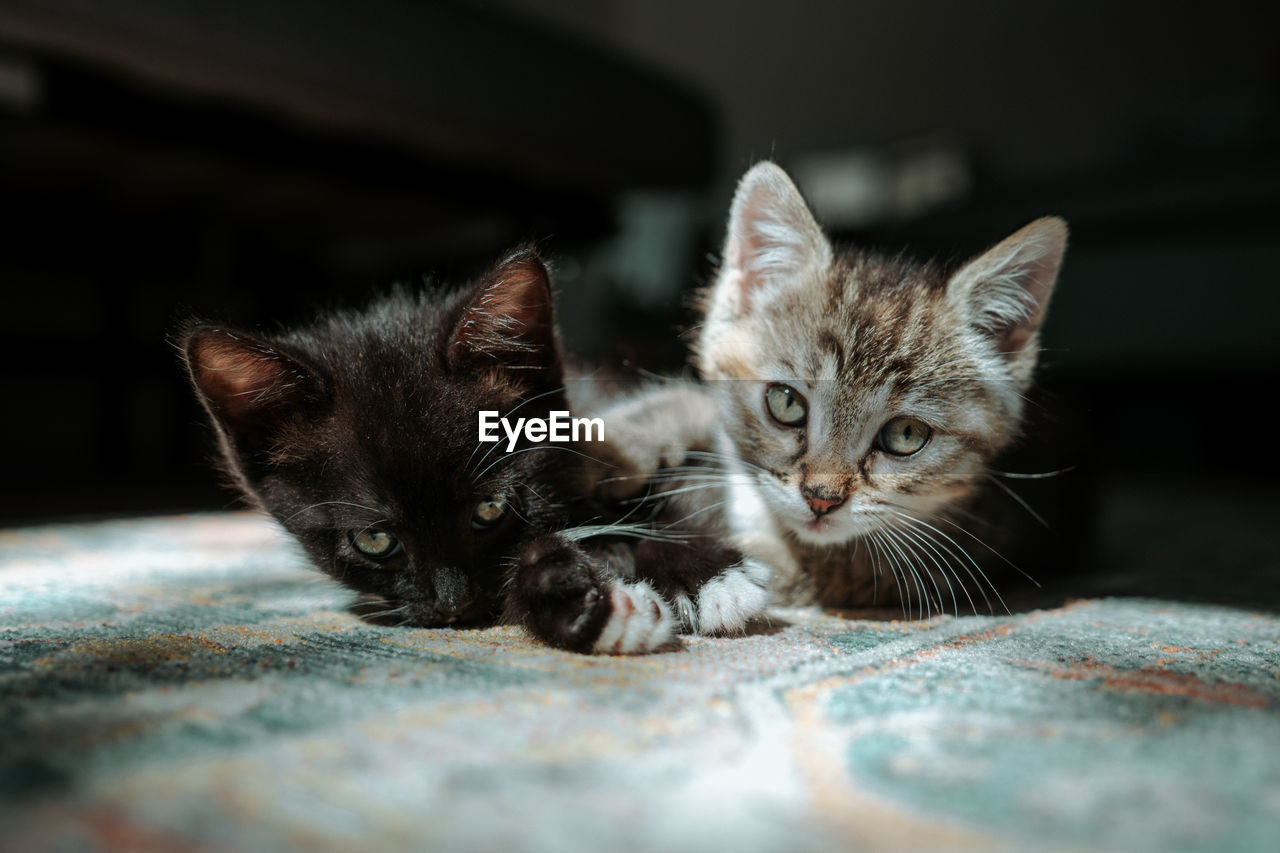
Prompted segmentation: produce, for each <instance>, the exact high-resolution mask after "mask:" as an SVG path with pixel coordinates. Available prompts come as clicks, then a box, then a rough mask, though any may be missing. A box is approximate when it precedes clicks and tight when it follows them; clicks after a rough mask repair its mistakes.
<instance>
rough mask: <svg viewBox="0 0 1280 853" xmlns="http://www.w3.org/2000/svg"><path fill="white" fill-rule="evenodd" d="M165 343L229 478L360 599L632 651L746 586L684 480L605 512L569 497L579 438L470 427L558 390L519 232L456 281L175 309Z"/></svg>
mask: <svg viewBox="0 0 1280 853" xmlns="http://www.w3.org/2000/svg"><path fill="white" fill-rule="evenodd" d="M180 346H181V350H182V353H183V355H184V358H185V364H186V366H187V369H188V371H189V375H190V378H191V382H192V385H193V387H194V389H195V391H196V394H197V396H198V397H199V399H200V401H201V403H202V404H203V405H204V407H205V409H206V410H207V411H208V413H209V416H210V418H211V420H212V423H213V426H214V429H215V431H216V433H217V437H218V442H219V446H220V449H221V456H222V463H223V467H224V468H225V470H226V472H227V473H228V474H229V475H230V477H231V479H232V481H233V483H234V484H235V485H236V486H237V487H238V488H239V489H240V490H241V491H242V493H243V494H244V495H245V496H246V497H247V498H248V499H249V501H250V502H251V503H252V504H254V505H256V506H258V507H259V508H261V509H263V510H265V511H266V512H268V513H270V514H271V515H272V516H273V517H274V518H275V519H276V520H277V521H278V522H279V523H280V524H281V525H282V526H283V527H284V528H285V529H286V530H288V531H289V532H290V533H291V534H292V535H293V536H294V537H296V538H297V540H298V541H299V542H300V543H301V544H302V546H303V548H304V549H305V550H306V552H307V554H308V555H309V557H310V558H311V560H312V561H313V562H314V563H315V565H317V566H318V567H319V568H321V569H322V570H324V571H325V572H327V573H328V574H330V575H331V576H333V577H334V578H335V579H337V580H339V581H341V582H342V583H343V584H346V585H347V586H349V587H351V588H352V589H354V590H356V591H358V592H360V593H363V594H364V596H365V601H366V604H367V606H366V607H365V611H366V615H368V616H369V617H370V618H374V617H377V618H380V619H381V620H382V621H387V622H391V623H397V624H399V623H403V624H410V625H416V626H421V627H438V626H446V625H454V626H463V625H489V624H494V623H497V622H501V623H510V624H520V625H524V626H526V627H527V628H528V630H529V631H530V632H531V633H532V634H533V635H534V636H536V637H537V638H539V639H541V640H542V641H545V642H547V643H550V644H552V645H554V646H558V647H560V648H565V649H570V650H575V651H583V652H623V653H634V652H647V651H651V650H654V649H657V648H659V647H661V646H663V645H664V644H666V643H668V642H669V641H670V640H671V639H672V638H673V636H674V634H675V632H676V631H677V630H678V629H683V630H686V631H693V630H702V631H704V632H707V631H716V630H734V629H736V628H740V627H741V626H742V624H744V623H745V621H746V620H747V619H749V618H751V617H752V616H753V615H754V614H755V613H758V612H759V610H760V609H761V608H762V607H763V603H764V591H763V585H764V580H763V579H762V578H761V577H760V576H759V571H758V570H756V569H753V568H751V566H750V564H746V565H744V564H742V563H741V559H740V555H739V554H738V553H736V552H734V551H733V550H732V549H730V548H728V547H727V546H725V545H723V544H721V542H720V541H719V540H720V538H721V537H719V536H717V535H715V531H713V530H710V529H709V527H708V526H707V525H706V524H701V525H699V524H697V523H695V522H693V521H685V520H684V519H685V516H687V515H689V513H690V512H692V511H693V510H691V509H689V508H688V506H687V504H686V502H687V500H688V499H687V498H685V497H683V496H681V495H673V496H672V497H671V498H670V499H664V498H662V497H661V496H660V495H659V496H658V497H657V498H656V499H653V498H651V499H648V500H646V501H644V502H643V503H641V504H640V505H639V506H638V507H637V506H631V507H629V509H630V512H629V513H627V515H626V516H625V520H626V521H627V522H629V523H630V522H636V521H643V522H647V524H646V525H639V527H640V529H639V530H637V529H636V528H637V525H634V524H626V525H621V526H619V525H617V524H611V523H610V522H615V521H617V520H618V519H619V518H620V516H622V513H621V512H612V513H611V512H609V511H608V510H606V509H605V508H602V507H601V506H599V505H597V504H595V503H593V502H592V501H591V500H589V499H587V498H586V497H585V495H586V494H587V492H588V490H589V486H588V482H589V481H590V480H591V478H593V477H595V478H598V477H599V472H598V471H594V472H593V471H589V470H588V461H587V460H588V459H589V457H590V456H592V455H594V451H595V449H596V448H595V447H594V446H593V445H592V444H587V443H582V444H577V445H574V444H552V443H542V444H535V443H531V442H530V440H529V439H528V436H527V434H525V435H523V436H522V438H521V440H520V442H519V443H518V444H517V445H516V446H514V447H510V448H509V447H508V446H507V443H506V441H505V440H503V441H501V442H498V443H495V444H484V443H479V442H478V413H479V412H480V411H481V410H489V411H495V412H498V413H499V414H500V415H501V416H502V417H508V416H510V417H511V418H512V419H513V420H514V419H515V418H517V417H523V418H531V417H534V418H548V417H549V416H550V413H551V412H554V411H567V410H568V409H569V404H568V401H567V399H566V395H565V385H564V377H563V372H564V371H563V367H562V362H561V355H560V350H559V345H558V342H557V336H556V330H555V322H554V316H553V313H552V302H551V291H550V282H549V278H548V273H547V269H546V267H545V265H544V264H543V262H542V261H541V260H540V259H539V257H538V256H537V254H536V253H535V252H534V251H532V250H529V249H522V250H518V251H515V252H513V253H512V254H511V255H510V256H508V257H507V258H506V259H504V260H503V261H502V262H501V263H499V264H498V265H497V266H496V267H495V268H494V269H492V270H491V271H490V272H488V273H487V274H486V275H484V276H483V277H481V278H480V279H479V280H478V281H476V282H474V283H473V284H472V285H470V286H467V287H463V288H460V289H456V290H452V291H442V292H431V293H421V294H410V293H408V292H406V291H397V292H394V293H392V294H390V295H388V296H386V297H384V298H382V299H381V300H379V301H377V302H375V303H374V304H373V305H371V306H370V307H368V308H367V309H365V310H363V311H347V312H340V313H335V314H331V315H328V316H325V317H322V318H321V319H320V320H319V321H318V322H316V323H315V324H313V325H311V326H308V327H305V328H299V329H295V330H292V331H288V332H285V333H282V334H274V335H256V334H248V333H245V332H241V331H236V330H232V329H228V328H225V327H222V326H218V325H212V324H207V323H199V322H192V323H190V324H189V325H188V326H187V327H186V328H185V329H184V331H183V332H182V334H181V338H180ZM605 426H606V433H605V435H606V437H607V435H608V424H607V423H606V425H605ZM664 488H665V490H667V491H678V488H676V487H670V488H666V487H665V486H664ZM664 488H659V489H657V490H656V491H659V492H661V491H663V490H664ZM702 515H703V516H704V517H705V516H706V515H707V514H706V513H703V514H702ZM584 525H586V526H584ZM627 533H629V534H631V538H628V537H627V536H624V535H622V534H627ZM636 536H642V537H644V538H635V537H636ZM753 578H754V580H752V579H753ZM748 580H750V581H751V583H750V584H746V581H748ZM744 584H745V585H746V586H750V587H751V588H752V589H754V596H753V595H752V594H751V592H750V590H745V586H744ZM744 590H745V591H744Z"/></svg>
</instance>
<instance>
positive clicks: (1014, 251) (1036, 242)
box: [947, 216, 1067, 361]
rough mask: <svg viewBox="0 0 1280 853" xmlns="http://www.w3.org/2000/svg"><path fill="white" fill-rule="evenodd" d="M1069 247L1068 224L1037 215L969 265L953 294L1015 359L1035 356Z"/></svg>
mask: <svg viewBox="0 0 1280 853" xmlns="http://www.w3.org/2000/svg"><path fill="white" fill-rule="evenodd" d="M1066 248H1067V223H1066V222H1064V221H1063V220H1061V219H1059V218H1058V217H1056V216H1046V217H1044V218H1042V219H1037V220H1036V221H1035V222H1032V223H1031V224H1030V225H1027V226H1026V227H1024V228H1022V229H1021V230H1019V231H1017V232H1015V233H1014V234H1012V235H1011V236H1009V237H1006V238H1005V239H1004V240H1002V241H1001V242H1000V243H998V244H996V245H995V246H994V247H992V248H991V249H988V250H987V251H986V252H984V253H983V254H981V255H979V256H978V257H976V258H974V259H973V260H971V261H969V262H968V263H967V264H965V265H964V266H963V267H962V268H961V269H960V271H959V272H957V273H956V274H955V275H953V276H952V277H951V280H950V282H948V284H947V298H948V299H949V300H951V301H952V303H953V304H954V305H956V307H957V308H959V309H960V310H961V312H962V313H963V314H964V315H965V316H967V317H968V318H969V322H970V324H971V325H972V326H973V327H974V328H975V329H977V330H978V331H980V332H982V333H984V334H987V335H990V336H991V337H992V338H994V339H995V341H996V346H997V350H998V351H999V352H1000V353H1001V354H1003V355H1005V356H1006V357H1008V358H1009V359H1010V360H1018V359H1019V358H1020V357H1022V356H1027V357H1029V358H1030V360H1032V361H1034V358H1035V352H1034V347H1033V346H1031V344H1032V342H1033V341H1034V340H1035V339H1036V335H1037V333H1038V332H1039V331H1040V324H1041V323H1042V322H1043V321H1044V314H1045V309H1046V308H1048V306H1049V296H1050V295H1051V294H1052V293H1053V286H1054V284H1055V283H1056V282H1057V280H1058V269H1059V267H1061V266H1062V255H1063V252H1065V251H1066Z"/></svg>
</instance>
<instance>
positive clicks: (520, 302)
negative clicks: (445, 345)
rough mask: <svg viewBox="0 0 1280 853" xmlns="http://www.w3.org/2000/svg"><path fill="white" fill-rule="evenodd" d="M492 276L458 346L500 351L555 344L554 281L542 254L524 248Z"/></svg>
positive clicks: (456, 339)
mask: <svg viewBox="0 0 1280 853" xmlns="http://www.w3.org/2000/svg"><path fill="white" fill-rule="evenodd" d="M489 278H490V283H489V284H487V285H485V286H484V287H483V288H482V289H481V290H480V291H479V292H478V294H477V295H476V296H475V297H474V299H473V300H472V303H471V304H470V305H469V306H468V307H467V310H466V313H465V314H464V315H463V320H462V323H461V324H460V325H459V326H458V330H457V331H456V332H455V333H454V337H453V347H454V349H455V350H471V351H474V352H480V353H489V354H496V353H497V352H503V351H512V350H519V351H527V350H533V349H537V348H540V347H550V346H551V345H552V342H553V340H554V336H553V329H552V326H553V323H554V320H553V315H552V307H551V285H550V282H549V281H548V280H547V272H546V268H545V267H544V266H543V265H542V262H541V261H540V260H539V259H538V258H537V256H535V255H533V254H532V253H531V252H522V253H520V254H518V255H516V256H515V257H514V258H511V259H509V260H507V261H506V262H505V263H503V264H501V265H500V266H499V267H498V268H497V269H496V270H494V272H493V273H491V274H490V276H489Z"/></svg>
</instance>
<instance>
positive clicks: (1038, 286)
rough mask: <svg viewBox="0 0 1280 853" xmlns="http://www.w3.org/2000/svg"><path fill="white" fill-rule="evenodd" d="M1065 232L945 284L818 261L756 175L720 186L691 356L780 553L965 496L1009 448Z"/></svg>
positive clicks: (810, 221)
mask: <svg viewBox="0 0 1280 853" xmlns="http://www.w3.org/2000/svg"><path fill="white" fill-rule="evenodd" d="M1066 239H1067V228H1066V223H1064V222H1063V221H1062V220H1061V219H1057V218H1052V217H1050V218H1045V219H1038V220H1036V221H1035V222H1033V223H1031V224H1030V225H1028V226H1026V227H1025V228H1023V229H1022V230H1020V231H1018V232H1016V233H1015V234H1013V235H1012V236H1010V237H1008V238H1007V239H1005V240H1004V241H1002V242H1001V243H999V244H998V245H996V246H995V247H993V248H992V249H990V250H988V251H987V252H985V253H983V254H982V255H980V256H978V257H977V258H974V259H973V260H971V261H969V262H968V263H966V264H964V265H962V266H961V267H959V268H958V269H956V270H954V271H948V270H944V269H941V268H939V267H936V266H934V265H932V264H919V263H913V262H911V261H907V260H903V259H901V258H896V259H889V258H884V257H880V256H876V255H873V254H870V253H865V252H857V251H852V252H839V253H838V252H835V251H833V249H832V247H831V244H830V243H829V242H828V240H827V238H826V236H825V235H824V234H823V233H822V230H821V229H820V228H819V227H818V224H817V223H816V222H815V221H814V218H813V216H812V214H811V213H810V212H809V209H808V207H807V206H806V204H805V202H804V199H803V198H802V197H801V196H800V193H799V191H798V190H797V189H796V188H795V186H794V185H793V184H792V183H791V181H790V179H788V177H787V175H786V174H785V173H784V172H783V171H782V170H781V169H779V168H778V167H777V166H775V165H774V164H772V163H761V164H759V165H757V166H755V167H754V168H753V169H751V170H750V171H749V172H748V173H747V174H746V176H745V177H743V179H742V182H741V183H740V184H739V186H738V191H737V194H736V196H735V197H734V200H733V206H732V209H731V211H730V216H729V226H728V236H727V238H726V242H725V249H724V257H723V258H722V266H721V268H720V270H719V273H718V276H717V278H716V280H715V283H714V285H713V287H712V290H711V292H710V294H709V295H708V301H707V306H706V312H707V313H706V321H705V323H704V325H703V328H702V332H701V337H700V339H699V341H698V348H697V358H698V363H699V368H700V369H701V371H702V374H703V376H704V377H705V378H706V379H707V380H709V381H710V382H711V384H712V385H713V386H715V388H716V393H717V394H718V397H719V402H720V406H721V410H722V414H723V416H724V422H725V424H726V430H725V432H726V433H727V436H728V440H729V441H730V443H731V446H730V447H729V448H728V450H729V452H731V453H732V454H733V455H735V456H737V457H738V458H740V459H742V460H743V462H745V463H748V464H747V465H745V466H744V467H745V468H746V469H747V471H748V476H749V477H751V479H752V481H753V484H754V485H755V486H756V487H757V490H758V492H759V494H760V495H761V497H762V499H763V500H764V501H765V503H766V504H767V506H768V508H769V510H770V512H771V514H772V515H773V517H774V518H775V519H777V520H778V522H779V523H780V524H781V525H782V527H783V529H785V530H787V531H789V532H790V533H791V534H793V535H794V536H795V537H797V538H798V539H800V540H802V541H805V542H809V543H813V544H834V543H838V542H845V541H848V540H850V539H852V538H854V537H857V536H861V535H865V534H867V533H870V532H872V531H874V530H877V529H879V528H880V527H882V526H883V525H884V524H886V523H893V522H896V521H898V520H899V516H897V515H896V513H907V514H909V515H911V516H914V517H917V518H921V517H924V516H929V515H933V514H936V513H938V512H939V511H941V510H943V509H945V508H947V507H949V506H953V505H955V504H956V503H957V502H959V501H962V500H964V499H965V498H967V497H968V496H969V495H971V494H972V493H973V492H974V491H975V490H976V488H977V486H978V485H979V482H980V480H981V479H982V478H983V476H984V475H985V472H986V469H985V466H986V465H987V463H988V462H990V460H991V459H992V457H993V456H994V455H995V454H996V453H998V452H999V451H1000V450H1001V449H1003V448H1004V447H1005V446H1006V445H1008V443H1009V442H1010V441H1011V440H1012V439H1013V438H1014V437H1015V435H1016V433H1017V430H1018V427H1019V423H1020V421H1021V418H1022V411H1023V403H1024V400H1023V396H1022V395H1023V392H1024V391H1025V390H1026V389H1027V387H1028V385H1029V384H1030V382H1031V378H1032V374H1033V372H1034V368H1035V362H1036V355H1037V350H1038V340H1039V328H1040V324H1041V322H1042V320H1043V318H1044V313H1045V308H1046V306H1047V304H1048V301H1049V296H1050V293H1051V292H1052V290H1053V286H1054V282H1055V281H1056V279H1057V275H1058V267H1059V265H1060V263H1061V261H1062V255H1063V251H1064V250H1065V247H1066Z"/></svg>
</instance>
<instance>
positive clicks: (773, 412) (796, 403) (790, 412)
mask: <svg viewBox="0 0 1280 853" xmlns="http://www.w3.org/2000/svg"><path fill="white" fill-rule="evenodd" d="M764 405H765V408H766V409H768V410H769V416H770V417H772V418H773V419H774V420H775V421H777V422H778V423H780V424H782V425H783V426H789V427H798V426H804V422H805V419H806V418H807V417H809V404H808V402H806V401H805V399H804V397H802V396H801V395H800V392H799V391H797V390H796V389H794V388H792V387H791V386H790V385H777V384H774V385H768V386H766V387H765V389H764Z"/></svg>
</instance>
